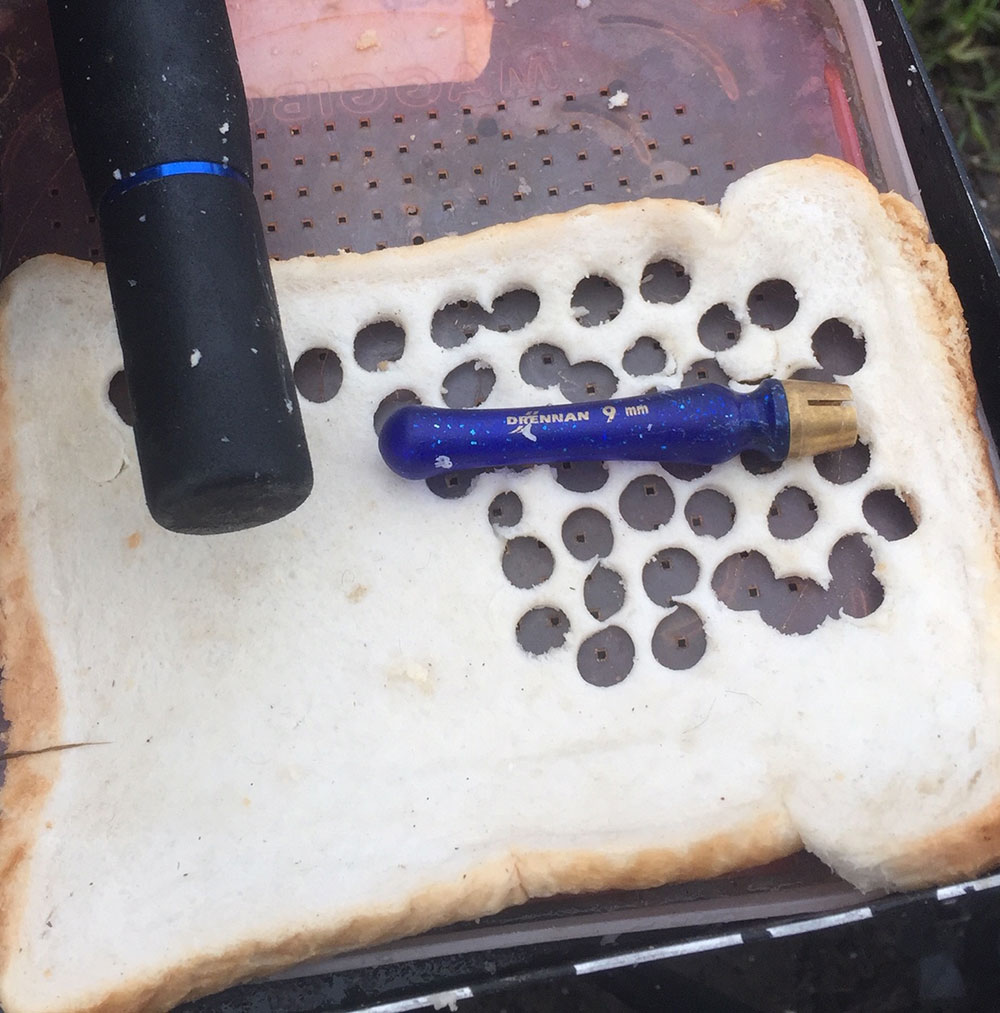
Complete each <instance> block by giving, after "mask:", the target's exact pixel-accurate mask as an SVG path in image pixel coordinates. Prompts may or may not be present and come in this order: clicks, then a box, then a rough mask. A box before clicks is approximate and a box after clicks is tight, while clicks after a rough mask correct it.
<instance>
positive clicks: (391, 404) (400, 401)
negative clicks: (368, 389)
mask: <svg viewBox="0 0 1000 1013" xmlns="http://www.w3.org/2000/svg"><path fill="white" fill-rule="evenodd" d="M404 404H420V398H419V397H417V395H416V394H415V393H414V392H413V391H412V390H409V389H408V388H406V387H401V388H400V389H399V390H394V391H393V392H392V393H391V394H386V396H385V397H384V398H382V400H381V401H380V402H379V406H378V407H377V408H376V409H375V412H374V414H373V415H372V425H374V427H375V435H376V436H377V435H378V434H379V433H381V432H382V427H383V426H384V425H385V423H386V419H388V418H389V416H390V415H391V414H392V413H393V412H394V411H395V410H396V409H397V408H398V407H399V406H400V405H404Z"/></svg>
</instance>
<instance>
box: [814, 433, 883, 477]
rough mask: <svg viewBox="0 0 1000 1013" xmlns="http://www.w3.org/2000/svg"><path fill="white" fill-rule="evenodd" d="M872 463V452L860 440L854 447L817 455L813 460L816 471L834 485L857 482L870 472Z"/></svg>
mask: <svg viewBox="0 0 1000 1013" xmlns="http://www.w3.org/2000/svg"><path fill="white" fill-rule="evenodd" d="M870 463H871V451H870V450H869V449H868V445H867V444H866V443H862V442H861V441H860V440H858V441H857V442H856V443H855V444H854V446H852V447H847V448H846V449H844V450H834V451H831V452H829V453H826V454H817V455H816V456H815V457H814V458H813V465H814V467H815V468H816V471H817V472H818V473H819V474H820V475H821V476H822V477H823V478H825V479H826V480H827V481H828V482H833V484H834V485H846V484H847V483H848V482H856V481H857V480H858V479H859V478H861V476H862V475H863V474H864V473H865V472H866V471H867V470H868V465H869V464H870Z"/></svg>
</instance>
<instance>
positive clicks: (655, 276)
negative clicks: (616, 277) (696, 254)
mask: <svg viewBox="0 0 1000 1013" xmlns="http://www.w3.org/2000/svg"><path fill="white" fill-rule="evenodd" d="M690 290H691V276H690V275H689V274H688V272H687V269H686V268H685V267H684V265H683V264H681V263H679V262H678V261H676V260H670V259H666V258H665V259H663V260H657V261H653V262H652V263H649V264H647V265H646V266H645V267H644V268H643V270H642V275H641V277H640V279H639V294H640V295H641V296H642V297H643V299H645V300H646V302H665V303H678V302H680V301H681V300H682V299H683V298H684V297H685V296H686V295H687V294H688V292H689V291H690Z"/></svg>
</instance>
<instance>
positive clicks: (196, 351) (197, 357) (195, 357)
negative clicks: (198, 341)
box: [191, 348, 201, 369]
mask: <svg viewBox="0 0 1000 1013" xmlns="http://www.w3.org/2000/svg"><path fill="white" fill-rule="evenodd" d="M199 362H201V349H200V348H192V349H191V368H192V369H194V367H195V366H197V365H198V363H199Z"/></svg>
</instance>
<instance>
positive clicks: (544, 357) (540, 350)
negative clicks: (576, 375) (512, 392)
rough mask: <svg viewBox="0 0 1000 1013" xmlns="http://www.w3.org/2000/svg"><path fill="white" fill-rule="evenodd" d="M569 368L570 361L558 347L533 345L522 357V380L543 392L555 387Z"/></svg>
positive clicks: (520, 365)
mask: <svg viewBox="0 0 1000 1013" xmlns="http://www.w3.org/2000/svg"><path fill="white" fill-rule="evenodd" d="M568 368H569V359H568V358H567V357H566V353H565V352H564V351H563V350H562V349H561V348H560V347H559V346H558V345H550V344H540V345H532V346H531V347H530V348H528V349H527V350H526V351H525V352H524V353H523V354H522V356H521V359H520V362H519V363H518V371H519V372H520V374H521V379H522V380H524V382H525V383H528V384H530V385H531V386H532V387H540V388H542V389H543V390H545V389H547V388H549V387H553V386H555V385H556V384H557V383H559V380H560V378H561V377H562V376H563V374H564V373H565V372H566V370H567V369H568Z"/></svg>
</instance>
